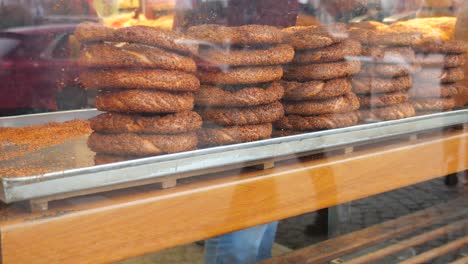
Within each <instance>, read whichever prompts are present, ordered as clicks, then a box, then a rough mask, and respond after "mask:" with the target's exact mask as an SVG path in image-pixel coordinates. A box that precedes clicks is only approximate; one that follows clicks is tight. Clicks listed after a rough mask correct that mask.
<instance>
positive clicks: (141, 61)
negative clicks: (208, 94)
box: [78, 43, 197, 72]
mask: <svg viewBox="0 0 468 264" xmlns="http://www.w3.org/2000/svg"><path fill="white" fill-rule="evenodd" d="M78 62H79V64H80V65H81V66H84V67H103V68H116V67H151V68H160V69H165V70H178V71H186V72H196V71H197V65H196V64H195V61H194V60H192V59H191V58H189V57H185V56H182V55H178V54H176V53H173V52H167V51H165V50H162V49H160V48H156V47H151V46H146V45H139V44H120V43H119V44H110V43H102V44H94V45H88V46H86V47H85V49H84V50H83V52H82V53H81V55H80V58H79V60H78Z"/></svg>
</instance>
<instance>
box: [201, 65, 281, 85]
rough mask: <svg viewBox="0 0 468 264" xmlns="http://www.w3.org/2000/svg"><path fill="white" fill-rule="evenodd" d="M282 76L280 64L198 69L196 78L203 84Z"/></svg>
mask: <svg viewBox="0 0 468 264" xmlns="http://www.w3.org/2000/svg"><path fill="white" fill-rule="evenodd" d="M282 76H283V68H282V67H281V66H262V67H239V68H231V69H228V70H227V71H205V70H200V71H199V74H198V78H199V79H200V82H201V83H203V84H214V85H239V84H254V83H266V82H274V81H279V80H280V79H281V77H282Z"/></svg>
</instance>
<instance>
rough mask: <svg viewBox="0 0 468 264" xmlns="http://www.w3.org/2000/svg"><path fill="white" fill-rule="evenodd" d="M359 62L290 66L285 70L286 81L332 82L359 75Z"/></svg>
mask: <svg viewBox="0 0 468 264" xmlns="http://www.w3.org/2000/svg"><path fill="white" fill-rule="evenodd" d="M360 70H361V63H360V62H359V61H339V62H327V63H314V64H306V65H288V66H286V67H285V69H284V77H283V78H284V79H285V80H288V81H308V80H330V79H335V78H343V77H347V76H351V75H354V74H357V73H359V71H360Z"/></svg>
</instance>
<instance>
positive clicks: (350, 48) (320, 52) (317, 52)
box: [293, 39, 361, 64]
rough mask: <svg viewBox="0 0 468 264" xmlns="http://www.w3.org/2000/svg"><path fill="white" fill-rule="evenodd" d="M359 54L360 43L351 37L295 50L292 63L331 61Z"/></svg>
mask: <svg viewBox="0 0 468 264" xmlns="http://www.w3.org/2000/svg"><path fill="white" fill-rule="evenodd" d="M360 54H361V43H359V42H358V41H355V40H352V39H346V40H343V41H342V42H338V43H336V44H333V45H330V46H327V47H324V48H319V49H312V50H304V51H299V52H296V54H295V55H294V60H293V63H296V64H309V63H320V62H333V61H340V60H343V59H345V58H346V57H348V56H357V55H360Z"/></svg>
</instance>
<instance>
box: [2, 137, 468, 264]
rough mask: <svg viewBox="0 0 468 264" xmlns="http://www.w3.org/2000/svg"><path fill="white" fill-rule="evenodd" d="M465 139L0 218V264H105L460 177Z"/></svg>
mask: <svg viewBox="0 0 468 264" xmlns="http://www.w3.org/2000/svg"><path fill="white" fill-rule="evenodd" d="M467 149H468V132H467V131H457V132H451V133H447V134H445V135H441V136H434V137H428V138H424V139H419V140H416V141H412V142H406V143H402V144H396V145H391V146H384V147H378V148H374V149H368V150H362V151H357V152H354V153H350V154H345V155H339V156H331V157H327V155H325V157H322V158H318V159H317V158H315V159H314V158H299V159H292V160H289V161H284V162H280V163H279V165H277V166H276V167H275V168H271V169H267V170H262V171H258V170H248V169H243V170H233V171H229V172H226V173H223V174H221V175H220V174H218V175H207V176H202V177H199V178H197V179H192V180H191V182H189V183H187V184H185V185H184V184H183V185H181V186H177V187H175V188H173V189H167V190H157V189H156V188H154V187H151V186H147V187H141V188H133V189H129V190H121V191H116V192H110V193H105V194H100V195H92V196H85V197H77V198H71V199H67V200H64V201H58V202H53V203H51V204H50V210H49V211H48V212H45V213H41V214H39V213H37V214H27V213H26V212H24V211H22V210H20V209H18V208H17V206H16V205H15V206H2V207H1V211H0V232H1V260H2V263H6V264H8V263H109V262H114V261H118V260H122V259H126V258H129V257H133V256H137V255H142V254H145V253H149V252H154V251H157V250H161V249H165V248H169V247H173V246H177V245H181V244H185V243H188V242H193V241H197V240H200V239H205V238H209V237H212V236H216V235H220V234H224V233H228V232H232V231H235V230H239V229H243V228H247V227H250V226H254V225H258V224H263V223H267V222H270V221H274V220H278V219H284V218H288V217H292V216H296V215H299V214H303V213H306V212H311V211H315V210H318V209H321V208H326V207H330V206H334V205H337V204H341V203H345V202H349V201H352V200H356V199H361V198H365V197H368V196H371V195H375V194H379V193H382V192H386V191H390V190H394V189H397V188H401V187H404V186H408V185H412V184H415V183H418V182H422V181H427V180H430V179H433V178H436V177H440V176H444V175H447V174H450V173H453V172H456V171H461V170H465V169H467V168H468V159H467V153H466V150H467Z"/></svg>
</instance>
